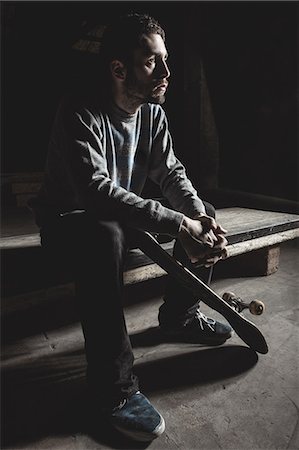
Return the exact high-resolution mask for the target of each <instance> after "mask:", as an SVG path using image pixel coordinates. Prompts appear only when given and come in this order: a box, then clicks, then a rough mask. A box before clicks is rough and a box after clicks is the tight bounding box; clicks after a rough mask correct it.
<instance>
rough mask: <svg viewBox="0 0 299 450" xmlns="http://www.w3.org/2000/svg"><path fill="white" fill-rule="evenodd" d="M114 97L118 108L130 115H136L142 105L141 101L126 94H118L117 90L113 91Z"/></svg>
mask: <svg viewBox="0 0 299 450" xmlns="http://www.w3.org/2000/svg"><path fill="white" fill-rule="evenodd" d="M112 97H113V101H114V103H115V104H116V105H117V106H118V108H120V109H121V110H123V111H125V112H126V113H128V114H135V113H136V112H137V111H138V109H139V108H140V106H141V105H142V102H141V101H140V99H138V98H128V96H127V95H126V94H125V93H123V92H117V91H116V90H112Z"/></svg>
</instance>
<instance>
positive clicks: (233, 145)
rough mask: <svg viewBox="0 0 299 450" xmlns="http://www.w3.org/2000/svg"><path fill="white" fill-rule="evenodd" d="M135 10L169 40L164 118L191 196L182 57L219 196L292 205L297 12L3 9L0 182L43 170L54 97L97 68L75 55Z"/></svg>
mask: <svg viewBox="0 0 299 450" xmlns="http://www.w3.org/2000/svg"><path fill="white" fill-rule="evenodd" d="M132 10H133V11H138V12H148V13H150V14H151V15H153V16H154V17H156V18H157V19H158V20H159V21H160V23H161V24H162V26H163V27H164V28H165V30H166V36H167V47H168V50H169V53H170V58H169V64H170V69H171V72H172V77H171V83H170V87H169V92H168V96H167V102H166V103H165V109H166V110H167V112H168V116H169V121H170V127H171V130H172V133H173V135H174V140H175V146H176V152H177V154H178V156H179V157H180V159H181V160H183V162H184V163H185V165H186V166H187V170H188V172H189V174H190V176H191V178H192V179H193V181H194V184H195V185H196V187H198V188H200V187H201V180H200V177H199V173H200V171H199V170H198V164H199V162H198V161H199V160H200V152H201V151H203V150H202V148H201V145H200V144H201V142H200V140H201V136H200V133H197V132H194V134H192V133H191V136H190V135H189V136H188V139H187V137H186V123H187V122H188V121H189V120H193V121H196V120H198V124H199V123H200V117H197V112H196V111H192V110H190V108H189V109H188V110H187V109H186V104H185V102H184V89H183V87H184V81H185V80H184V77H186V76H187V77H188V76H189V75H190V76H191V75H192V74H187V75H186V73H185V74H184V61H185V57H186V52H189V51H190V52H191V51H192V53H193V54H194V53H195V54H196V55H197V58H198V59H200V61H201V63H202V64H203V67H204V70H205V75H206V80H207V85H208V89H209V94H210V97H211V102H212V109H213V114H214V118H215V125H216V129H217V137H218V141H219V161H218V162H217V166H218V167H219V172H217V178H218V184H219V186H220V187H227V188H232V189H237V190H241V191H246V192H252V193H259V194H265V195H270V196H275V197H281V198H285V199H289V200H297V199H298V145H297V23H298V3H297V2H286V1H285V2H265V3H263V2H248V3H246V2H219V3H218V2H207V3H205V2H172V1H169V2H2V3H1V12H2V14H1V18H2V26H1V37H2V40H1V43H2V48H1V55H2V64H1V67H2V77H1V80H2V86H1V94H2V111H1V127H2V133H1V139H2V145H1V148H2V152H1V153H2V163H1V172H2V173H4V174H5V173H17V172H35V171H37V172H39V171H42V170H43V166H44V162H45V156H46V151H47V144H48V139H49V133H50V129H51V124H52V120H53V117H54V114H55V110H56V107H57V103H58V101H59V99H60V96H61V94H62V93H63V92H64V89H65V87H66V86H67V85H68V83H69V81H70V80H71V78H72V77H73V76H74V74H75V73H76V70H79V68H80V67H81V69H82V67H83V68H84V70H85V71H86V73H87V74H88V71H89V70H92V65H93V63H94V58H95V57H92V56H91V55H90V56H88V57H87V56H86V55H83V54H81V53H80V52H78V51H74V50H72V45H73V44H74V42H76V41H77V40H78V39H79V38H80V37H82V36H83V35H85V34H86V32H88V30H90V29H92V28H93V27H94V26H95V25H97V24H106V23H108V22H109V21H110V20H111V19H112V18H113V17H114V16H115V15H119V14H121V13H123V12H127V11H132ZM190 54H191V53H190ZM82 63H83V64H82ZM194 96H195V99H197V97H198V102H200V94H199V93H198V92H196V91H195V92H194ZM198 129H199V128H198ZM186 142H187V143H188V145H186ZM204 151H207V149H205V150H204ZM210 170H211V176H212V172H213V170H214V171H215V170H216V169H215V168H214V169H213V168H211V169H210Z"/></svg>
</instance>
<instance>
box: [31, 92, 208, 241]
mask: <svg viewBox="0 0 299 450" xmlns="http://www.w3.org/2000/svg"><path fill="white" fill-rule="evenodd" d="M104 104H105V103H104ZM147 177H149V178H150V179H151V180H152V181H153V182H154V183H157V184H158V185H159V187H160V190H161V193H162V195H163V196H164V197H165V198H166V199H167V200H168V202H169V203H170V205H171V206H170V208H168V207H165V206H162V204H161V203H160V202H159V201H157V200H152V199H144V198H142V197H140V195H141V193H142V189H143V187H144V184H145V181H146V179H147ZM31 206H32V208H33V210H34V211H35V213H36V215H37V218H38V220H37V221H38V222H41V223H45V221H47V220H49V218H50V217H52V216H54V215H57V214H58V215H59V214H60V215H61V214H62V215H63V214H69V213H72V212H75V211H76V212H83V211H89V212H91V213H92V214H94V215H96V217H98V218H99V219H109V220H118V221H120V222H123V223H126V224H127V225H129V226H132V227H134V228H141V229H144V230H148V231H154V232H158V233H162V234H169V235H171V236H177V234H178V231H179V229H180V225H181V222H182V219H183V214H185V215H187V216H189V217H193V216H194V215H195V214H196V213H197V212H205V208H204V205H203V202H202V201H201V200H200V198H199V197H198V195H197V192H196V190H195V189H194V187H193V186H192V184H191V182H190V181H189V179H188V178H187V176H186V172H185V168H184V167H183V165H182V164H181V162H180V161H179V160H178V159H177V158H176V157H175V155H174V152H173V143H172V138H171V135H170V132H169V129H168V123H167V118H166V115H165V112H164V110H163V109H162V107H161V106H159V105H155V104H144V105H142V106H141V107H140V108H139V109H138V110H137V112H136V113H135V114H127V113H126V112H124V111H123V110H121V109H119V108H118V107H117V106H116V105H115V104H113V103H111V102H110V103H107V106H105V107H104V106H103V105H102V107H101V102H100V101H99V100H98V99H97V97H96V96H95V97H94V98H93V100H92V101H90V100H86V99H85V100H84V102H83V101H82V100H79V98H77V99H75V98H72V97H66V98H65V99H64V100H63V101H62V102H61V104H60V107H59V109H58V112H57V114H56V118H55V121H54V125H53V129H52V134H51V139H50V144H49V149H48V156H47V162H46V168H45V179H44V183H43V186H42V188H41V190H40V193H39V195H38V197H37V199H35V201H33V202H32V203H31ZM172 208H173V209H172Z"/></svg>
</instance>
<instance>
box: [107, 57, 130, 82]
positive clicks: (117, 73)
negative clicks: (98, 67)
mask: <svg viewBox="0 0 299 450" xmlns="http://www.w3.org/2000/svg"><path fill="white" fill-rule="evenodd" d="M110 70H111V74H112V76H113V77H114V78H117V79H118V80H121V81H123V80H125V78H126V75H127V69H126V67H125V65H124V63H122V62H121V61H119V60H118V59H115V60H113V61H111V63H110Z"/></svg>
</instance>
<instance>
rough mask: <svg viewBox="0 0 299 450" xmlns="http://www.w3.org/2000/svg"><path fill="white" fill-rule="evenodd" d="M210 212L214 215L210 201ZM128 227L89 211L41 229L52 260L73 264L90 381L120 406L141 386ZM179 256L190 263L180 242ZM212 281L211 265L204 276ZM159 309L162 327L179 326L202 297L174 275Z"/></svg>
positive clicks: (102, 399) (103, 400)
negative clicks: (127, 307) (128, 307)
mask: <svg viewBox="0 0 299 450" xmlns="http://www.w3.org/2000/svg"><path fill="white" fill-rule="evenodd" d="M206 209H207V213H208V214H210V215H212V216H213V215H215V211H214V209H213V207H212V206H210V205H209V204H206ZM124 230H125V229H124V227H122V226H121V224H120V223H118V222H115V221H102V220H98V219H95V218H94V217H92V216H89V215H88V214H84V213H83V214H70V215H66V216H64V217H59V218H57V219H56V220H55V221H53V222H51V223H47V225H45V226H43V227H42V228H41V242H42V246H43V248H44V249H45V250H46V252H47V254H48V256H49V257H50V261H52V264H56V263H57V262H59V264H64V265H68V267H69V268H70V270H71V272H72V274H73V276H74V279H75V285H76V298H77V305H78V310H79V314H80V320H81V324H82V329H83V334H84V338H85V350H86V360H87V380H88V384H89V387H90V390H91V393H92V395H93V396H94V397H95V399H97V401H98V402H99V403H100V405H102V406H103V407H109V406H110V405H115V404H116V403H117V402H119V401H120V400H121V399H123V398H124V397H126V396H129V395H131V394H132V393H134V392H136V391H137V390H138V379H137V377H136V376H135V375H134V373H133V363H134V355H133V351H132V347H131V343H130V339H129V336H128V333H127V328H126V323H125V318H124V313H123V304H122V301H123V269H124V264H125V258H126V255H127V250H128V248H129V246H130V244H131V243H130V242H129V241H128V237H127V234H126V232H125V231H124ZM174 254H175V257H176V258H179V259H180V260H182V262H185V263H188V258H187V257H186V255H185V252H184V251H183V249H182V247H181V246H180V244H179V242H176V244H175V248H174ZM199 276H201V278H202V279H204V280H205V281H208V280H209V278H210V276H211V270H210V269H203V270H201V273H200V274H199ZM164 301H165V302H164V303H163V305H162V306H161V308H160V311H159V320H160V323H161V324H162V325H165V326H171V325H172V324H173V325H174V326H175V325H177V324H178V323H180V322H184V321H185V320H186V317H191V316H193V315H194V312H195V310H196V309H197V307H198V303H199V302H198V299H196V298H194V296H193V295H192V294H191V293H190V292H189V291H187V290H186V289H185V288H184V287H183V286H181V285H180V284H179V283H178V282H177V281H176V280H174V279H170V280H169V285H168V288H167V292H166V295H165V298H164Z"/></svg>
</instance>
